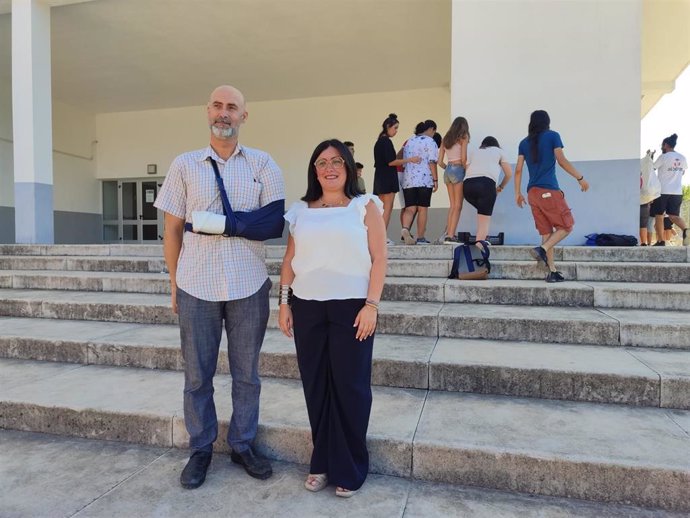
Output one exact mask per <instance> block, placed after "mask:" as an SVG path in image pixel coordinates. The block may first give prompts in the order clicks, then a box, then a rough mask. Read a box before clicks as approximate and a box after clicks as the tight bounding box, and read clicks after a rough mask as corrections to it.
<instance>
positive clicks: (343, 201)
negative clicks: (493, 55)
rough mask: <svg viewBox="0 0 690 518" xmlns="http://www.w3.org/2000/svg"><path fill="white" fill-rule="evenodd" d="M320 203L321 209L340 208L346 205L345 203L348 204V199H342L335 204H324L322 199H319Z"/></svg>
mask: <svg viewBox="0 0 690 518" xmlns="http://www.w3.org/2000/svg"><path fill="white" fill-rule="evenodd" d="M320 201H321V206H322V207H342V206H343V205H345V204H347V202H349V201H350V199H349V198H344V199H341V200H340V201H338V202H336V203H326V202H325V201H323V198H321V200H320Z"/></svg>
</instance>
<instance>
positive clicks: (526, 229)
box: [451, 0, 642, 244]
mask: <svg viewBox="0 0 690 518" xmlns="http://www.w3.org/2000/svg"><path fill="white" fill-rule="evenodd" d="M452 20H453V21H452V57H451V63H452V72H451V112H452V116H453V117H455V116H459V115H462V116H465V117H467V119H468V121H469V124H470V133H471V136H472V142H471V145H474V146H478V145H479V144H480V142H481V140H482V139H483V138H484V137H486V136H487V135H492V136H494V137H496V138H497V139H498V141H499V143H500V144H501V147H502V148H503V149H504V150H505V151H506V152H507V153H508V155H509V157H511V161H512V162H513V163H515V161H516V160H517V146H518V144H519V142H520V140H521V139H522V138H524V137H526V136H527V126H528V123H529V116H530V113H531V112H532V111H534V110H538V109H543V110H546V111H547V112H548V113H549V115H550V117H551V129H553V130H555V131H558V132H559V133H560V134H561V137H562V139H563V143H564V151H565V154H566V156H567V157H568V159H569V160H570V161H571V162H574V163H575V165H576V167H577V168H578V169H579V170H580V171H581V172H582V173H583V174H584V175H585V177H586V178H587V180H588V181H589V183H590V186H591V188H590V191H589V192H587V193H582V192H580V191H579V188H578V185H577V183H576V182H575V181H574V180H573V179H572V178H571V177H570V176H569V175H567V174H566V173H564V172H563V171H561V170H560V168H558V167H557V177H558V181H559V184H560V187H561V189H562V190H563V191H564V192H565V194H566V198H567V200H568V202H569V204H570V205H571V207H572V209H573V214H574V217H575V228H574V230H573V232H572V234H571V235H570V236H569V237H568V238H567V240H566V241H565V242H564V244H583V243H584V241H585V238H584V235H585V234H589V233H593V232H598V233H601V232H609V233H616V234H631V235H636V234H637V227H638V222H639V207H638V206H639V158H640V157H639V139H640V92H641V77H640V46H641V20H642V2H641V0H626V1H618V2H604V1H594V0H560V1H554V0H529V1H527V0H525V1H498V0H486V1H477V0H453V13H452ZM526 173H527V171H524V172H523V185H522V192H523V194H524V192H525V188H526V180H527V178H526ZM466 206H467V208H468V209H470V207H469V206H468V204H465V205H464V206H463V213H464V214H463V219H462V221H461V230H469V229H472V228H473V226H474V224H475V223H474V214H469V210H468V211H465V207H466ZM500 231H504V232H506V238H507V239H508V241H509V242H511V243H532V242H536V241H537V240H538V236H537V233H536V229H535V228H534V224H533V222H532V217H531V214H530V211H529V209H523V210H520V209H518V208H517V207H516V206H515V202H514V192H513V187H512V185H511V186H510V187H509V188H508V189H506V190H505V191H504V192H503V193H501V194H500V195H499V197H498V201H497V205H496V210H495V212H494V218H493V219H492V225H491V233H492V234H493V233H495V232H500Z"/></svg>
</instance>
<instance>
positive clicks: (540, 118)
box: [527, 110, 551, 162]
mask: <svg viewBox="0 0 690 518" xmlns="http://www.w3.org/2000/svg"><path fill="white" fill-rule="evenodd" d="M550 124H551V119H550V118H549V114H548V113H546V111H545V110H535V111H533V112H532V115H530V117H529V126H528V129H527V132H528V135H527V138H528V139H529V150H530V158H531V159H532V160H531V161H532V162H539V135H541V134H542V133H543V132H544V131H546V130H548V129H549V127H550V126H549V125H550Z"/></svg>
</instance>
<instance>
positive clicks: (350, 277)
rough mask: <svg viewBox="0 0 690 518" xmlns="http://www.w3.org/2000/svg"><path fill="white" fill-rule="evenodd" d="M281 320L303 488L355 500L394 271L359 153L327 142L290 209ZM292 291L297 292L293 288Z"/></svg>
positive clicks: (363, 471) (378, 205)
mask: <svg viewBox="0 0 690 518" xmlns="http://www.w3.org/2000/svg"><path fill="white" fill-rule="evenodd" d="M285 219H286V220H287V221H288V223H289V224H290V235H289V237H288V245H287V249H286V251H285V256H284V258H283V265H282V267H281V269H280V296H279V304H280V311H279V315H278V324H279V326H280V329H281V330H282V331H283V333H284V334H285V335H287V336H290V337H291V336H293V331H294V339H295V349H296V351H297V363H298V365H299V371H300V375H301V378H302V386H303V388H304V397H305V400H306V403H307V413H308V415H309V423H310V425H311V432H312V441H313V445H314V449H313V452H312V456H311V463H310V470H309V475H308V476H307V480H306V481H305V483H304V486H305V488H306V489H307V490H309V491H320V490H321V489H323V488H325V487H326V486H327V485H328V483H329V482H330V483H332V484H334V485H335V486H336V491H335V494H336V495H337V496H340V497H344V498H347V497H350V496H352V495H353V494H354V493H355V492H356V491H357V490H358V489H359V488H360V487H361V486H362V484H363V483H364V480H365V479H366V476H367V472H368V471H369V453H368V451H367V444H366V439H367V427H368V425H369V415H370V413H371V402H372V396H371V358H372V351H373V346H374V331H375V330H376V321H377V316H378V304H379V300H380V299H381V292H382V291H383V281H384V279H385V276H386V264H387V251H386V225H385V223H384V220H383V203H382V202H381V200H379V199H378V197H377V196H374V195H371V194H361V193H360V191H359V190H358V189H357V172H356V169H355V161H354V159H353V158H352V154H351V153H350V152H349V151H348V150H347V148H346V147H345V146H344V145H343V143H342V142H340V141H339V140H326V141H324V142H322V143H321V144H319V145H318V146H317V147H316V149H315V150H314V153H313V154H312V156H311V160H310V161H309V168H308V173H307V192H306V194H305V195H304V197H302V200H301V201H298V202H296V203H294V204H293V205H292V206H291V207H290V209H289V210H288V211H287V213H286V214H285ZM290 290H291V291H292V297H290V295H289V293H290Z"/></svg>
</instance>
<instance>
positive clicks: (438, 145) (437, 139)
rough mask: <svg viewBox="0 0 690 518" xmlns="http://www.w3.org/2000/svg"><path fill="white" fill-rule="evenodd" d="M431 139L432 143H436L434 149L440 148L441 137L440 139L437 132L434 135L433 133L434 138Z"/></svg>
mask: <svg viewBox="0 0 690 518" xmlns="http://www.w3.org/2000/svg"><path fill="white" fill-rule="evenodd" d="M431 138H432V139H434V142H436V147H439V148H440V147H441V142H443V137H441V134H440V133H439V132H438V131H437V132H436V133H434V136H433V137H431Z"/></svg>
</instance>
